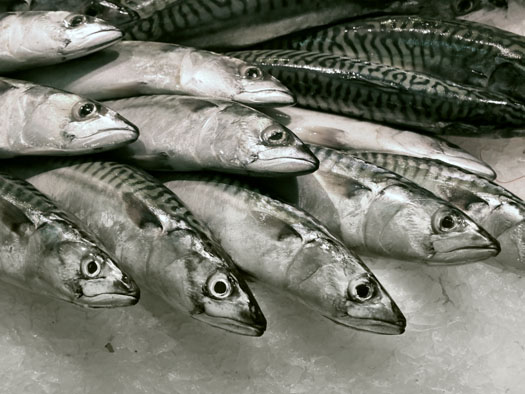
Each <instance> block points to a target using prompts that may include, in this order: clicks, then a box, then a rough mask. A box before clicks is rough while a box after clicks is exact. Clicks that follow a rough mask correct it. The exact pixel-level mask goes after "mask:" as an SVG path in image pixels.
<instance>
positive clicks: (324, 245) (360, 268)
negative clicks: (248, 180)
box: [160, 173, 406, 334]
mask: <svg viewBox="0 0 525 394" xmlns="http://www.w3.org/2000/svg"><path fill="white" fill-rule="evenodd" d="M160 177H161V179H162V181H163V182H164V184H165V185H166V186H168V187H169V188H170V189H171V190H173V191H174V192H175V193H177V195H178V196H180V198H181V199H182V200H183V201H184V202H185V203H186V204H188V206H189V207H190V209H191V210H192V211H193V212H195V215H197V217H198V218H200V219H202V220H203V221H205V222H206V223H207V224H208V225H209V226H210V228H211V229H212V231H213V232H214V233H215V234H217V236H218V237H219V238H220V240H221V243H222V245H223V246H224V247H225V249H226V250H227V251H228V252H229V253H231V255H232V256H233V257H234V259H235V262H236V264H237V265H238V266H239V267H240V268H241V269H242V270H243V271H245V272H246V273H248V274H249V275H251V276H253V277H255V278H256V279H258V280H260V281H261V282H264V283H265V284H267V285H270V286H273V287H274V288H276V289H279V290H282V291H284V292H286V293H287V294H289V295H291V296H292V297H293V298H295V299H297V300H298V301H300V302H302V303H304V304H306V305H307V306H308V307H310V308H312V309H313V310H315V311H317V312H318V313H320V314H321V315H322V316H324V317H326V318H328V319H330V320H333V321H335V322H336V323H339V324H342V325H345V326H348V327H352V328H356V329H359V330H365V331H372V332H376V333H379V334H401V333H403V331H404V330H405V325H406V321H405V318H404V316H403V314H402V313H401V311H400V310H399V308H398V307H397V306H396V304H395V302H394V301H393V300H392V299H391V298H390V296H389V295H388V293H387V292H386V290H385V289H384V288H383V286H382V285H381V284H380V283H379V281H378V280H377V279H376V278H375V276H374V275H373V274H372V273H371V272H370V270H369V269H368V268H367V267H366V266H365V265H364V264H363V263H362V262H361V260H360V259H359V257H357V256H356V255H355V254H353V253H352V252H350V251H349V250H347V249H346V248H345V247H344V246H343V245H342V244H341V242H340V241H338V240H337V239H336V238H334V237H333V236H332V235H330V233H329V232H328V231H327V230H326V228H325V227H323V226H322V225H321V224H320V223H319V222H318V221H316V220H315V219H314V218H312V217H311V216H310V215H308V214H307V213H306V212H303V211H301V210H298V209H296V208H293V207H292V206H290V205H287V204H284V203H282V202H280V201H277V200H274V199H272V198H269V197H267V196H265V195H263V194H261V193H259V192H257V191H256V190H253V189H250V188H248V187H247V185H245V184H244V183H243V182H239V181H238V180H235V179H232V178H226V177H225V176H222V175H218V174H217V175H203V174H184V173H171V174H166V173H163V174H162V175H160Z"/></svg>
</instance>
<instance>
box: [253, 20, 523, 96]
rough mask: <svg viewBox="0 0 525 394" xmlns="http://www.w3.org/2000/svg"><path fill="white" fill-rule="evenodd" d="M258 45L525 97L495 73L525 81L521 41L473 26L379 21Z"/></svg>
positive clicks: (510, 80)
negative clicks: (345, 59) (367, 63)
mask: <svg viewBox="0 0 525 394" xmlns="http://www.w3.org/2000/svg"><path fill="white" fill-rule="evenodd" d="M262 47H264V48H280V49H285V48H286V49H295V50H307V51H315V52H325V53H331V54H336V55H341V56H346V57H350V58H354V59H361V60H365V61H370V62H377V63H382V64H387V65H390V66H395V67H400V68H403V69H406V70H412V71H418V72H424V73H429V74H432V75H435V76H438V77H442V78H444V79H448V80H450V81H453V82H457V83H465V84H469V85H472V86H477V87H482V88H489V89H491V90H494V91H497V92H500V93H504V94H509V95H511V96H514V97H516V98H518V99H523V98H525V91H523V92H521V93H520V91H513V88H514V85H515V84H516V83H517V82H518V80H519V79H520V77H518V76H514V75H512V74H507V76H506V77H505V71H497V70H498V68H499V67H500V65H503V66H504V67H507V66H508V65H512V68H513V72H515V73H517V75H519V76H521V79H522V78H523V77H525V39H524V38H523V36H520V35H517V34H514V33H511V32H508V31H505V30H501V29H498V28H495V27H491V26H487V25H484V24H480V23H476V22H470V21H465V20H461V21H460V20H456V21H454V20H437V19H431V18H423V17H419V16H390V17H379V18H373V19H368V20H359V21H355V22H350V23H344V24H340V25H336V26H332V27H328V28H322V29H317V30H313V31H307V32H299V33H295V34H293V35H290V36H287V37H282V38H278V39H275V40H272V41H270V42H268V43H265V44H263V45H262ZM495 73H499V74H495ZM493 75H501V78H505V81H504V83H503V82H500V84H499V85H498V84H496V83H494V82H491V78H492V77H493ZM518 84H519V82H518Z"/></svg>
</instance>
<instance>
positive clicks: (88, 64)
mask: <svg viewBox="0 0 525 394" xmlns="http://www.w3.org/2000/svg"><path fill="white" fill-rule="evenodd" d="M16 77H17V78H20V79H25V80H27V81H33V82H36V83H39V84H42V85H47V86H52V87H55V88H58V89H64V90H67V91H69V92H72V93H76V94H80V95H83V96H86V97H90V98H92V99H95V100H105V99H114V98H122V97H132V96H138V95H142V94H186V95H192V96H206V97H210V98H223V99H228V100H234V101H238V102H242V103H246V104H254V105H289V104H293V103H294V98H293V96H292V95H291V94H290V92H289V90H288V89H287V88H286V87H284V86H283V85H282V84H281V83H280V82H279V81H277V80H276V79H275V78H273V77H271V76H270V75H269V74H267V73H264V72H263V71H262V70H261V69H259V68H258V67H255V66H253V65H250V64H248V63H246V62H244V61H241V60H239V59H234V58H231V57H228V56H224V55H219V54H217V53H213V52H208V51H202V50H196V49H193V48H186V47H181V46H178V45H172V44H163V43H155V42H126V41H124V42H120V43H117V44H116V45H113V46H112V47H110V48H108V49H105V50H103V51H99V52H98V53H96V54H94V55H92V56H86V57H84V58H82V59H77V60H74V61H70V62H67V63H65V64H61V65H56V66H53V67H46V68H41V69H38V70H34V71H33V70H30V71H27V72H21V73H18V74H16Z"/></svg>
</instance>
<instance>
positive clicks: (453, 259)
mask: <svg viewBox="0 0 525 394" xmlns="http://www.w3.org/2000/svg"><path fill="white" fill-rule="evenodd" d="M500 252H501V247H500V246H499V244H498V245H496V244H494V245H489V246H477V247H464V248H457V249H453V250H450V251H448V252H438V253H435V254H434V256H432V257H431V258H430V260H429V262H428V264H429V265H443V264H448V265H450V264H458V265H459V264H465V263H472V262H476V261H481V260H486V259H488V258H491V257H494V256H497V255H498V254H499V253H500Z"/></svg>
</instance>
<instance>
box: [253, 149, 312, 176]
mask: <svg viewBox="0 0 525 394" xmlns="http://www.w3.org/2000/svg"><path fill="white" fill-rule="evenodd" d="M318 168H319V160H318V159H317V157H315V155H314V154H313V153H312V152H311V151H310V150H309V149H308V148H307V147H306V146H305V145H303V144H302V143H301V145H298V146H292V147H279V148H273V149H268V150H264V151H262V152H259V153H258V155H257V158H256V159H255V160H254V161H253V162H250V163H248V164H247V165H246V169H247V170H248V171H250V172H261V173H265V172H271V173H272V174H276V173H280V174H283V175H289V174H296V175H302V174H309V173H311V172H314V171H316V170H317V169H318Z"/></svg>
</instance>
